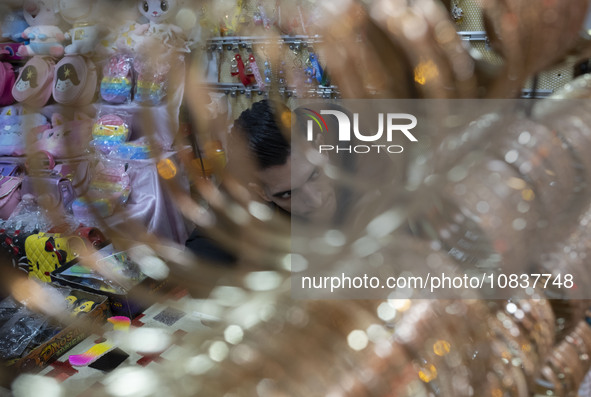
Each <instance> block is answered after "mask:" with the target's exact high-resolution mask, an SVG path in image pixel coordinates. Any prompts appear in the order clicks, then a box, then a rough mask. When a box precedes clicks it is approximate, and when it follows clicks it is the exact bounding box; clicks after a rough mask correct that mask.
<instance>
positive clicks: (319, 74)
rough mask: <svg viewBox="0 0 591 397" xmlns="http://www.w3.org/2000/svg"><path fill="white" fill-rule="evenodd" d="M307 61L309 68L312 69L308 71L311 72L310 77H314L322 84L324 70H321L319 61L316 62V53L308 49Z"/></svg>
mask: <svg viewBox="0 0 591 397" xmlns="http://www.w3.org/2000/svg"><path fill="white" fill-rule="evenodd" d="M308 61H309V65H310V68H311V69H312V70H311V71H310V74H311V76H310V77H313V78H315V79H316V81H317V82H318V83H319V84H322V81H323V76H324V70H322V66H320V62H318V57H317V56H316V54H315V53H314V52H312V51H310V55H309V56H308Z"/></svg>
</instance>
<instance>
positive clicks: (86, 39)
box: [59, 0, 100, 54]
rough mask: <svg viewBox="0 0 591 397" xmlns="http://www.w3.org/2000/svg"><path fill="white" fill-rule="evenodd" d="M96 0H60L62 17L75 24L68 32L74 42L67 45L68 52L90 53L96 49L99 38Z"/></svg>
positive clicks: (66, 50)
mask: <svg viewBox="0 0 591 397" xmlns="http://www.w3.org/2000/svg"><path fill="white" fill-rule="evenodd" d="M95 1H96V0H59V10H60V14H61V15H62V17H63V18H64V19H65V20H66V21H67V22H68V23H70V24H72V25H73V27H72V29H70V30H69V31H68V32H66V34H65V36H66V39H68V40H70V39H71V40H72V44H70V45H68V46H66V48H65V53H66V54H88V53H91V52H93V51H94V49H95V47H96V45H97V43H98V39H99V30H100V29H99V26H98V25H97V24H96V21H97V12H96V10H97V6H96V4H95Z"/></svg>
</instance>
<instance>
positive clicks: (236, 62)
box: [230, 49, 255, 87]
mask: <svg viewBox="0 0 591 397" xmlns="http://www.w3.org/2000/svg"><path fill="white" fill-rule="evenodd" d="M235 51H237V49H235ZM230 74H231V75H232V76H234V77H235V76H238V77H239V78H240V81H241V82H242V84H243V85H244V86H245V87H247V86H249V85H251V84H253V83H254V82H255V77H254V75H253V73H252V69H251V66H250V63H249V66H248V69H247V67H246V66H245V65H244V62H243V61H242V56H241V55H240V54H239V53H238V52H236V53H235V54H234V59H233V60H232V64H231V69H230Z"/></svg>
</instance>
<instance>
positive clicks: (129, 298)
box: [50, 259, 168, 319]
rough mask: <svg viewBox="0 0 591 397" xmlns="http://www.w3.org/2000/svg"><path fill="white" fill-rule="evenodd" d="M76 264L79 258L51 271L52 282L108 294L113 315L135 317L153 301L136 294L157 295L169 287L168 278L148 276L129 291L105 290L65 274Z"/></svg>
mask: <svg viewBox="0 0 591 397" xmlns="http://www.w3.org/2000/svg"><path fill="white" fill-rule="evenodd" d="M76 264H78V259H74V260H73V261H70V262H68V263H67V264H65V265H64V266H61V267H60V268H58V269H56V270H55V271H53V272H51V275H50V276H51V280H52V282H54V283H57V284H59V285H63V286H66V287H71V288H76V289H79V290H82V291H87V292H90V293H94V294H100V295H104V296H106V297H107V298H108V299H109V304H110V309H111V313H112V314H113V316H125V317H128V318H130V319H133V318H135V317H136V316H137V315H139V314H140V313H141V312H143V311H144V310H145V309H147V308H148V307H149V306H150V305H151V303H150V302H147V301H146V299H141V297H138V296H136V295H148V296H149V295H155V294H156V293H159V292H165V291H166V290H167V289H168V283H167V282H166V280H164V281H157V280H154V279H152V278H149V277H146V278H145V279H144V280H143V281H141V282H140V283H139V284H136V285H134V286H133V287H132V288H130V289H129V290H128V291H127V293H124V294H123V293H121V294H120V293H114V292H109V291H103V290H100V289H96V288H93V287H90V286H88V285H85V284H82V283H80V282H78V281H76V279H75V278H72V277H67V276H64V275H63V273H64V272H65V271H66V270H68V269H69V268H70V267H72V266H74V265H76Z"/></svg>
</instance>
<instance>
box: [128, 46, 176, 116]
mask: <svg viewBox="0 0 591 397" xmlns="http://www.w3.org/2000/svg"><path fill="white" fill-rule="evenodd" d="M133 67H134V69H135V71H136V76H137V81H136V84H135V95H134V101H136V102H138V103H141V104H144V105H158V104H159V103H161V102H162V100H163V99H164V97H166V92H167V90H168V72H169V71H170V63H169V62H168V60H167V59H149V58H144V57H142V56H140V57H138V58H136V60H135V62H134V64H133Z"/></svg>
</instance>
